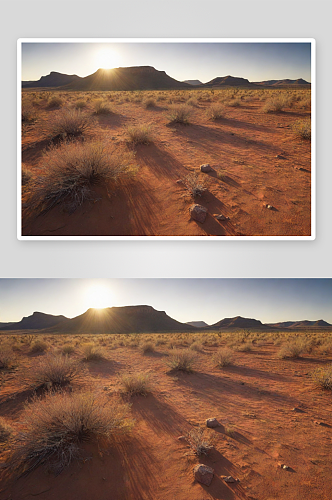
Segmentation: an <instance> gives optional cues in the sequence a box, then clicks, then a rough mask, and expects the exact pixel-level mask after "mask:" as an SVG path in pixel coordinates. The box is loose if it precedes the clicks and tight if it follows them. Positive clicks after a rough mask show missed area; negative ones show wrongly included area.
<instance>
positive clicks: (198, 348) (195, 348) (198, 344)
mask: <svg viewBox="0 0 332 500" xmlns="http://www.w3.org/2000/svg"><path fill="white" fill-rule="evenodd" d="M189 349H191V350H192V351H197V352H199V351H202V349H203V343H202V342H198V341H197V340H195V341H194V342H193V343H192V344H191V346H190V347H189Z"/></svg>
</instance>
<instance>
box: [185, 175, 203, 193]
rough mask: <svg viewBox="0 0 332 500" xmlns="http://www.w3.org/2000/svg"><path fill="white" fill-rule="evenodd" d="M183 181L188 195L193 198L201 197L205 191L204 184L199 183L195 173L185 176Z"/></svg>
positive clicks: (199, 180)
mask: <svg viewBox="0 0 332 500" xmlns="http://www.w3.org/2000/svg"><path fill="white" fill-rule="evenodd" d="M183 181H184V185H185V186H186V188H187V189H188V191H189V193H190V195H191V196H192V197H193V198H196V197H197V196H202V194H203V193H204V191H206V187H205V184H204V182H203V181H201V179H200V178H199V176H198V174H197V173H196V172H193V173H190V174H188V175H186V177H185V178H184V180H183Z"/></svg>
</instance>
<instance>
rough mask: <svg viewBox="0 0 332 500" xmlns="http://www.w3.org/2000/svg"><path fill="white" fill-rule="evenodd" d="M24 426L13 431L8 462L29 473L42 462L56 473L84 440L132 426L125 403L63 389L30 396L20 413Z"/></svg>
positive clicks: (76, 455)
mask: <svg viewBox="0 0 332 500" xmlns="http://www.w3.org/2000/svg"><path fill="white" fill-rule="evenodd" d="M22 423H23V425H24V429H23V430H22V431H21V432H20V433H19V434H18V435H17V437H16V440H15V443H14V453H13V455H12V457H11V462H10V464H11V466H12V467H13V468H14V469H16V470H17V472H19V473H25V474H26V473H29V472H31V471H33V470H35V469H36V468H37V467H39V466H40V465H42V464H46V465H47V466H48V468H49V469H52V470H54V472H55V473H60V472H61V471H62V470H63V469H64V468H65V467H67V466H68V465H69V464H70V463H71V462H72V461H73V460H75V459H79V458H81V446H82V443H84V442H85V441H88V440H91V439H93V438H95V439H103V440H110V438H111V437H112V436H114V435H116V434H119V433H123V432H126V431H128V430H130V429H131V428H132V426H133V421H132V419H131V418H130V414H129V406H128V405H125V404H123V403H120V402H117V401H115V400H112V401H110V400H109V399H107V398H106V397H105V396H101V395H99V394H97V393H93V392H86V393H78V394H75V393H72V394H68V393H63V392H59V393H56V394H49V395H46V396H45V397H44V398H38V397H34V398H33V400H32V401H31V402H30V403H29V404H28V405H27V406H26V408H25V411H24V415H23V417H22Z"/></svg>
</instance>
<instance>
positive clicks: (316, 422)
mask: <svg viewBox="0 0 332 500" xmlns="http://www.w3.org/2000/svg"><path fill="white" fill-rule="evenodd" d="M314 424H316V425H324V424H323V422H320V421H319V420H315V421H314Z"/></svg>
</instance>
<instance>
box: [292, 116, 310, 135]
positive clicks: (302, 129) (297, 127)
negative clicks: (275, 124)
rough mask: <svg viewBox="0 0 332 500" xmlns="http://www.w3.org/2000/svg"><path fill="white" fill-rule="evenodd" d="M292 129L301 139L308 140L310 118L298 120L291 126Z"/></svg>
mask: <svg viewBox="0 0 332 500" xmlns="http://www.w3.org/2000/svg"><path fill="white" fill-rule="evenodd" d="M292 129H293V131H294V132H295V134H296V135H298V136H300V137H301V138H302V139H305V140H307V141H310V139H311V120H310V118H309V119H307V120H298V121H297V122H295V123H294V124H293V126H292Z"/></svg>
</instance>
